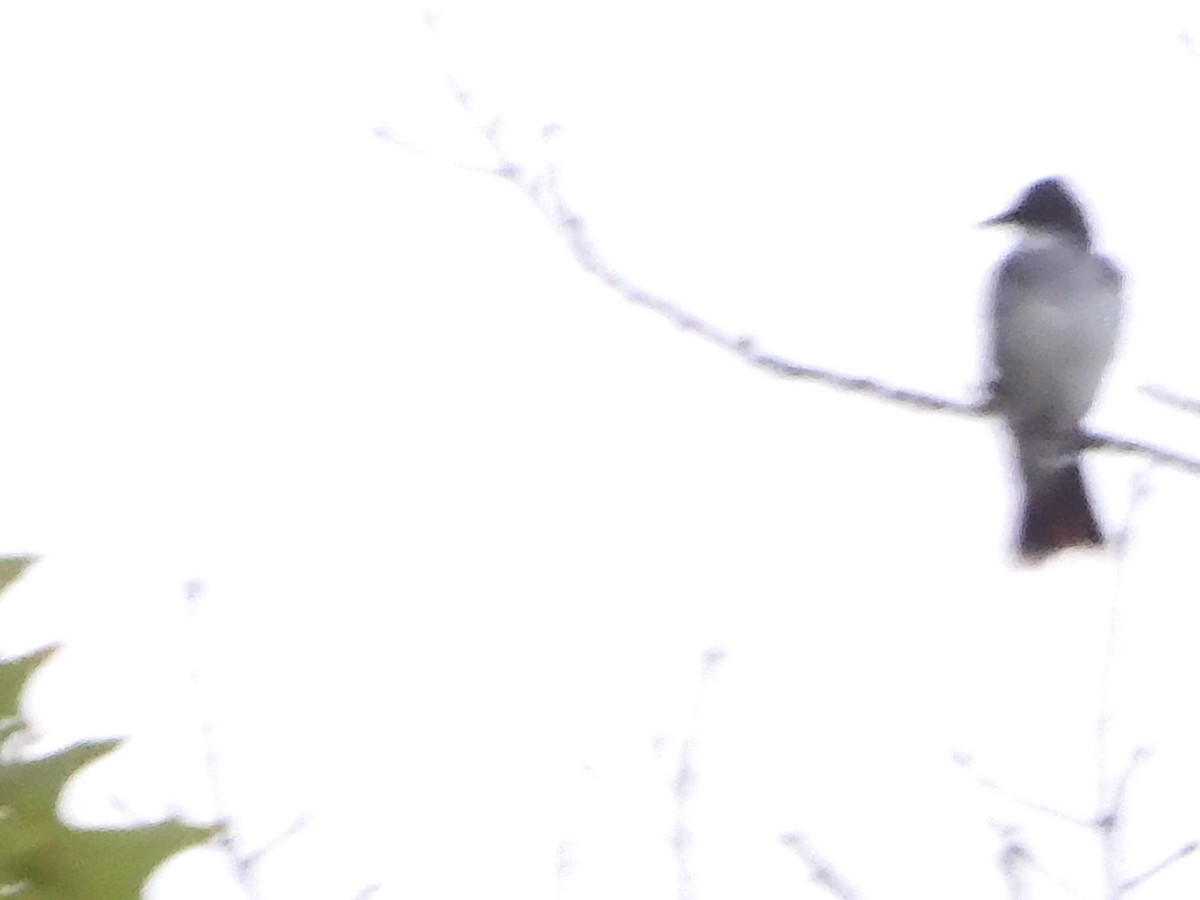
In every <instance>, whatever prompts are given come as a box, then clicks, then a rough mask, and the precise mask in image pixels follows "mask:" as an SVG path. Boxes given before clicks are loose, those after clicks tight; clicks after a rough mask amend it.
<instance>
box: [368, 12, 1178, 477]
mask: <svg viewBox="0 0 1200 900" xmlns="http://www.w3.org/2000/svg"><path fill="white" fill-rule="evenodd" d="M432 27H433V26H432V25H431V28H432ZM448 82H449V85H450V90H451V92H452V93H453V95H454V98H455V100H456V101H457V102H458V104H459V106H460V107H461V108H462V109H463V112H464V113H466V114H467V115H469V116H470V117H471V118H472V119H473V120H474V121H475V124H476V127H477V128H478V129H479V132H480V133H481V134H482V135H483V137H484V139H485V140H487V142H488V144H489V145H490V146H491V147H492V150H493V152H494V153H495V154H496V159H497V160H498V164H497V165H496V166H495V167H494V168H485V167H479V166H474V165H471V164H469V163H463V162H459V161H454V160H447V163H448V164H450V165H453V166H455V167H457V168H460V169H463V170H465V171H468V172H472V173H475V174H483V175H494V176H496V177H499V178H503V179H505V180H506V181H509V182H511V183H512V184H514V185H515V186H516V187H517V188H518V189H519V190H520V191H521V192H522V193H524V194H525V195H526V196H527V197H528V198H529V199H530V201H531V202H532V203H533V204H534V206H536V207H537V208H538V210H539V211H540V212H541V213H542V216H543V217H544V218H545V219H546V220H547V221H548V222H549V223H550V224H551V225H552V226H553V227H554V228H555V230H556V231H557V232H558V233H559V234H560V235H561V236H562V238H563V240H564V241H565V242H566V244H567V247H568V249H569V250H570V252H571V255H572V256H573V257H574V258H575V261H576V263H577V264H578V265H579V266H580V267H581V268H582V269H584V271H586V272H589V273H590V274H592V275H593V276H595V277H596V278H598V279H599V280H600V281H601V282H602V283H603V284H605V285H606V286H607V287H609V288H610V289H612V290H613V291H615V292H616V293H618V294H620V295H621V297H623V298H624V299H625V300H626V301H628V302H630V303H633V304H634V305H636V306H641V307H643V308H645V309H648V310H650V311H651V312H653V313H655V314H657V315H659V316H661V317H662V318H664V319H666V320H667V321H669V322H671V323H672V324H674V325H675V326H676V327H677V328H680V329H681V330H683V331H689V332H692V333H693V334H696V335H697V336H699V337H700V338H702V339H703V340H705V341H708V342H709V343H710V344H713V345H715V346H717V347H719V348H721V349H722V350H725V351H726V352H728V353H732V354H734V355H735V356H737V357H738V358H740V359H741V360H742V361H743V362H746V363H748V364H749V365H752V366H754V367H756V368H758V369H761V370H763V371H764V372H768V373H770V374H772V375H777V376H779V377H782V378H795V379H800V380H804V381H812V382H816V383H818V384H825V385H828V386H830V387H832V388H835V389H837V390H843V391H849V392H853V393H861V394H867V395H869V396H872V397H877V398H878V399H880V400H884V401H887V402H889V403H898V404H901V405H903V406H908V407H911V408H913V409H920V410H927V411H934V412H948V413H952V414H954V415H960V416H968V417H982V416H985V415H987V414H988V413H989V412H990V405H989V402H988V401H987V400H982V401H978V402H972V401H967V400H961V399H956V398H952V397H943V396H939V395H936V394H929V393H925V392H923V391H914V390H909V389H907V388H901V387H896V386H894V385H889V384H885V383H883V382H880V381H876V380H874V379H870V378H862V377H860V376H856V375H848V374H845V373H842V372H836V371H833V370H832V369H823V368H819V367H817V366H808V365H803V364H801V363H797V362H794V361H792V360H788V359H785V358H783V357H780V356H775V355H773V354H770V353H766V352H764V351H762V350H759V349H758V346H757V343H756V341H755V339H754V338H753V337H752V336H749V335H745V334H738V333H735V332H732V331H728V330H726V329H723V328H720V327H719V326H717V325H715V324H713V323H711V322H708V321H706V320H704V319H702V318H700V317H699V316H697V315H696V314H694V313H692V312H689V311H688V310H687V309H686V308H685V307H684V306H681V305H679V304H676V303H674V302H672V301H671V300H668V299H667V298H665V297H662V296H660V295H658V294H653V293H651V292H649V291H647V290H644V289H643V288H641V287H639V286H638V285H636V284H634V283H633V282H632V281H630V280H629V279H628V278H626V277H625V276H624V275H622V274H621V273H620V272H619V271H617V269H616V268H615V267H614V266H613V265H612V264H611V263H610V262H609V261H608V260H607V259H605V258H604V256H603V255H602V254H601V253H600V252H599V251H598V250H597V248H596V245H595V243H594V242H593V241H592V238H591V236H590V234H589V233H588V229H587V223H586V221H585V219H584V217H583V216H582V215H581V214H580V213H578V212H577V211H576V210H575V209H573V208H572V207H571V205H570V204H569V203H568V202H567V200H566V198H565V196H564V195H563V193H562V191H561V189H560V187H559V183H558V172H557V169H556V168H555V167H554V165H553V164H552V163H547V164H546V165H545V166H544V167H543V168H541V170H540V171H533V170H531V169H530V168H529V167H527V166H525V165H522V164H521V163H520V162H517V161H515V160H514V159H513V158H512V156H511V154H510V153H509V152H508V149H507V148H506V146H505V144H504V141H503V134H502V133H503V127H502V126H503V123H502V121H501V120H500V119H499V118H497V117H494V116H492V117H485V116H481V115H480V114H479V113H478V112H477V111H476V109H475V103H474V97H473V96H472V94H471V92H470V91H469V90H467V89H466V88H464V87H463V86H461V85H460V84H458V83H457V82H456V81H454V80H453V79H448ZM560 130H561V127H560V126H559V125H558V124H557V123H549V124H547V125H545V126H543V128H542V137H543V140H544V141H546V142H549V141H550V140H552V139H553V137H554V136H555V135H556V134H557V133H558V132H559V131H560ZM375 133H376V135H377V136H379V137H380V138H382V139H384V140H387V141H389V142H391V143H392V144H394V145H395V146H397V147H400V148H401V149H404V150H408V151H409V152H412V153H418V154H421V155H424V156H430V155H431V154H429V153H428V152H427V151H425V150H422V149H421V148H418V147H416V146H414V145H412V144H409V143H407V142H405V141H401V140H399V139H397V138H396V137H394V136H393V135H392V134H391V133H390V132H389V131H388V130H387V129H385V128H377V129H376V131H375ZM1084 446H1085V447H1086V448H1091V449H1099V450H1108V451H1111V452H1114V453H1122V454H1138V455H1141V456H1144V457H1147V458H1149V459H1152V460H1155V461H1157V462H1160V463H1162V464H1163V465H1167V466H1171V467H1173V468H1176V469H1181V470H1183V471H1185V472H1189V473H1191V474H1194V475H1200V460H1198V459H1194V458H1192V457H1188V456H1184V455H1182V454H1179V453H1175V452H1173V451H1171V450H1167V449H1164V448H1162V447H1155V446H1153V445H1150V444H1146V443H1143V442H1141V441H1135V440H1130V439H1128V438H1122V437H1119V436H1117V435H1111V434H1102V433H1096V434H1085V435H1084Z"/></svg>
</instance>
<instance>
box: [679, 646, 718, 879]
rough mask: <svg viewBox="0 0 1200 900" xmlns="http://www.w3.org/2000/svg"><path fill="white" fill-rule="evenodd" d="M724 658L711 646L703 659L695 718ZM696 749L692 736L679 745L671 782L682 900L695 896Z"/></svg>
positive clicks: (686, 737) (685, 738) (701, 660)
mask: <svg viewBox="0 0 1200 900" xmlns="http://www.w3.org/2000/svg"><path fill="white" fill-rule="evenodd" d="M724 659H725V651H724V650H723V649H721V648H720V647H710V648H709V649H708V650H705V651H704V654H703V655H702V656H701V659H700V686H699V690H698V693H697V697H696V706H695V709H694V710H693V713H692V714H693V717H694V718H696V717H698V716H699V713H700V708H701V707H702V705H703V703H704V694H705V691H706V689H707V687H708V683H709V681H710V679H711V678H712V677H713V675H714V674H715V673H716V671H717V669H718V667H719V666H720V664H721V663H722V661H724ZM695 746H696V741H695V738H694V737H693V736H692V735H690V734H689V735H686V736H685V737H684V738H683V740H682V741H681V742H680V745H679V758H678V761H677V762H676V764H675V777H674V779H673V780H672V783H671V792H672V794H673V795H674V798H675V830H674V833H673V835H672V838H671V844H672V849H673V850H674V852H675V870H676V880H677V882H678V887H679V900H690V898H691V896H692V866H691V846H692V832H691V829H690V828H689V827H688V814H689V807H690V803H691V798H692V791H693V790H694V788H695V784H696V769H695V765H694V762H693V755H694V753H695Z"/></svg>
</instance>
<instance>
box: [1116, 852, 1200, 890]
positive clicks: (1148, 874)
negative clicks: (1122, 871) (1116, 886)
mask: <svg viewBox="0 0 1200 900" xmlns="http://www.w3.org/2000/svg"><path fill="white" fill-rule="evenodd" d="M1198 849H1200V843H1198V842H1196V841H1192V842H1191V843H1188V844H1184V845H1183V846H1182V847H1180V848H1179V849H1178V850H1176V851H1175V852H1174V853H1172V854H1171V855H1170V856H1168V857H1167V858H1166V859H1164V860H1163V861H1162V862H1160V863H1159V864H1158V865H1156V866H1151V867H1150V868H1149V869H1147V870H1146V871H1145V872H1143V873H1142V874H1140V875H1135V876H1133V878H1130V879H1129V880H1127V881H1126V882H1125V883H1123V884H1122V885H1121V891H1122V893H1128V892H1129V891H1132V890H1133V889H1134V888H1136V887H1139V886H1141V885H1142V884H1143V883H1144V882H1145V881H1147V880H1148V879H1150V878H1153V877H1154V876H1155V875H1157V874H1158V873H1159V872H1161V871H1163V870H1164V869H1166V868H1169V867H1170V866H1173V865H1175V863H1177V862H1179V861H1180V860H1181V859H1185V858H1187V857H1189V856H1191V855H1192V854H1193V853H1195V852H1196V851H1197V850H1198Z"/></svg>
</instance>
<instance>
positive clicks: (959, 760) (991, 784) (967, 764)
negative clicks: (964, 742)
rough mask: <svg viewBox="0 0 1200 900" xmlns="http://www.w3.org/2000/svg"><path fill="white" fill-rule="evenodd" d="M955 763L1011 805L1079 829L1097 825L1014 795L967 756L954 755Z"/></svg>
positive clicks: (983, 786)
mask: <svg viewBox="0 0 1200 900" xmlns="http://www.w3.org/2000/svg"><path fill="white" fill-rule="evenodd" d="M954 763H955V764H956V765H958V766H960V767H961V768H963V769H965V770H967V771H968V772H969V773H970V774H971V777H972V778H974V779H975V783H976V784H978V785H979V786H980V787H981V788H984V789H985V790H988V791H991V792H992V793H993V794H996V795H997V796H998V797H1003V798H1004V799H1005V800H1008V801H1009V802H1011V803H1015V804H1017V805H1018V806H1023V807H1025V808H1026V809H1029V810H1032V811H1033V812H1037V813H1041V814H1042V815H1045V816H1049V817H1051V818H1053V819H1058V820H1059V821H1060V822H1066V823H1067V824H1068V825H1075V826H1077V827H1079V828H1091V827H1093V826H1094V825H1095V820H1094V819H1080V818H1078V817H1076V816H1072V815H1071V814H1070V813H1065V812H1063V811H1062V810H1061V809H1055V808H1054V807H1053V806H1047V805H1046V804H1045V803H1039V802H1038V801H1036V800H1030V799H1028V798H1027V797H1022V796H1021V795H1019V794H1015V793H1013V792H1012V791H1010V790H1009V789H1008V788H1005V787H1001V786H1000V785H999V784H998V783H997V782H996V781H994V780H993V779H991V778H988V777H987V776H985V775H982V774H980V773H979V772H978V771H977V770H976V769H975V764H974V762H973V761H972V760H971V758H970V757H969V756H967V755H966V754H962V753H956V754H955V755H954Z"/></svg>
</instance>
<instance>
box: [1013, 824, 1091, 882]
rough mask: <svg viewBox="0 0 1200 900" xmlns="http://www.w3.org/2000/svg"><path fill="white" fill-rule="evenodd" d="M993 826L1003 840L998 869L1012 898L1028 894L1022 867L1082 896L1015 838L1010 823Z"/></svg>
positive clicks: (1015, 831)
mask: <svg viewBox="0 0 1200 900" xmlns="http://www.w3.org/2000/svg"><path fill="white" fill-rule="evenodd" d="M993 827H994V828H995V829H996V831H997V832H998V833H999V834H1000V837H1001V839H1002V840H1003V841H1004V847H1003V849H1002V850H1001V851H1000V858H999V861H998V862H999V865H1000V871H1001V873H1002V874H1003V875H1004V880H1005V881H1006V882H1007V883H1008V893H1009V896H1010V897H1011V898H1012V900H1025V898H1026V897H1027V896H1028V894H1029V892H1028V890H1027V885H1026V879H1025V873H1024V871H1022V869H1028V870H1029V871H1031V872H1035V873H1037V874H1038V875H1041V876H1042V877H1043V878H1045V879H1046V880H1047V881H1048V882H1050V883H1051V884H1053V885H1054V886H1055V887H1057V888H1058V889H1059V890H1061V891H1063V892H1064V893H1066V894H1067V895H1069V896H1071V897H1081V896H1082V894H1080V893H1079V891H1077V890H1075V888H1073V887H1072V886H1071V885H1069V884H1067V882H1065V881H1063V880H1062V879H1061V878H1058V877H1057V876H1056V875H1054V874H1053V873H1052V872H1051V871H1050V870H1049V869H1047V868H1046V867H1045V866H1043V865H1042V864H1041V863H1040V862H1038V861H1037V859H1036V858H1034V856H1033V854H1032V853H1031V852H1030V851H1029V848H1028V847H1026V846H1025V844H1024V842H1022V841H1020V840H1019V839H1018V838H1017V829H1016V828H1014V827H1012V826H1011V825H997V824H993Z"/></svg>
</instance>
